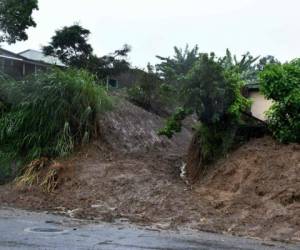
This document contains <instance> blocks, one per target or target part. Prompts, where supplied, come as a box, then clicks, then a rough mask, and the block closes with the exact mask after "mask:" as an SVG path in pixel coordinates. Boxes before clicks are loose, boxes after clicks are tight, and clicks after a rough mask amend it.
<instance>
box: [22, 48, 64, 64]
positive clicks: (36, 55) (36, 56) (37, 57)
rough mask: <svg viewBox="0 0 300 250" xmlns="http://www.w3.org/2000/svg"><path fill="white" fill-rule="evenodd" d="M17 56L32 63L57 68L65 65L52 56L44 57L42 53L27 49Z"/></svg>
mask: <svg viewBox="0 0 300 250" xmlns="http://www.w3.org/2000/svg"><path fill="white" fill-rule="evenodd" d="M19 55H20V56H23V57H26V58H27V59H30V60H34V61H40V62H45V63H48V64H53V65H57V66H65V64H63V63H62V62H61V61H60V60H59V59H58V58H56V57H53V56H45V55H44V54H43V52H41V51H37V50H32V49H28V50H25V51H22V52H20V53H19Z"/></svg>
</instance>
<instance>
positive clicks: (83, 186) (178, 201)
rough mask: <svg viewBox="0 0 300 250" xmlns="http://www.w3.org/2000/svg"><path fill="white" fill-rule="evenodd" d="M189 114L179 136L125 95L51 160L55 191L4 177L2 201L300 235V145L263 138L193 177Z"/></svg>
mask: <svg viewBox="0 0 300 250" xmlns="http://www.w3.org/2000/svg"><path fill="white" fill-rule="evenodd" d="M189 119H190V120H188V121H186V123H185V124H186V125H185V126H184V128H183V130H182V132H181V133H180V134H179V135H178V136H177V137H175V138H174V139H172V140H169V139H166V138H162V137H159V136H157V133H156V132H157V131H158V129H159V128H161V127H162V125H163V119H162V118H161V117H159V116H156V115H154V114H152V113H149V112H146V111H144V110H142V109H140V108H138V107H136V106H134V105H132V104H130V103H128V102H126V101H122V102H121V103H119V105H118V107H117V108H116V109H115V110H114V111H112V112H110V113H107V114H106V115H105V116H104V117H101V118H99V127H100V128H101V131H102V134H101V136H100V138H99V139H98V140H97V141H94V142H93V143H92V144H90V145H88V146H86V147H84V148H82V149H80V150H78V151H77V152H76V153H74V154H73V155H72V156H70V157H69V158H68V159H60V160H57V161H55V162H52V163H49V166H48V167H49V170H51V169H53V168H55V169H58V167H57V166H59V171H57V172H56V173H57V176H56V177H55V178H56V179H55V181H56V186H55V187H56V188H55V189H54V190H53V191H52V192H50V193H49V192H45V189H43V188H42V187H41V186H39V185H31V186H24V187H20V186H19V185H17V186H16V185H15V183H11V184H9V185H6V186H2V187H0V204H1V205H6V206H16V207H21V208H26V209H34V210H48V211H51V212H59V213H64V214H67V215H69V216H72V217H76V218H85V219H93V220H95V221H103V220H104V221H115V220H122V221H124V220H128V221H129V222H133V223H137V224H142V225H151V226H153V227H156V228H158V229H175V228H180V227H188V228H192V229H196V230H206V231H213V232H223V233H229V234H236V235H244V236H251V237H259V238H264V239H274V240H283V241H300V146H299V145H296V144H291V145H282V144H279V143H277V142H275V141H274V140H273V139H272V138H270V137H264V138H260V139H253V140H251V141H250V142H248V143H246V144H245V145H244V146H242V147H240V148H239V149H237V150H236V151H235V152H232V153H230V154H229V155H228V156H227V157H226V158H225V159H223V160H220V161H218V162H217V163H216V164H214V165H211V166H209V171H208V174H207V175H206V176H205V177H203V178H201V180H200V181H199V182H197V183H196V184H194V185H193V186H188V185H187V184H186V183H185V182H184V181H183V180H182V179H181V178H180V167H181V166H182V164H183V162H184V157H185V153H186V152H187V148H188V146H189V142H190V141H191V138H192V129H191V126H190V124H192V123H193V122H194V120H193V119H192V118H189ZM188 124H189V125H188Z"/></svg>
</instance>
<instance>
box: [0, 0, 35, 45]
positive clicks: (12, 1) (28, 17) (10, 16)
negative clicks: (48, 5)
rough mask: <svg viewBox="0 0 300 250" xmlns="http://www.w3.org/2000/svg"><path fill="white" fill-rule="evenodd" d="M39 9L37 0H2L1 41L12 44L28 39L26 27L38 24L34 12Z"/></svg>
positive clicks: (0, 9) (0, 5)
mask: <svg viewBox="0 0 300 250" xmlns="http://www.w3.org/2000/svg"><path fill="white" fill-rule="evenodd" d="M37 9H38V1H37V0H1V1H0V31H1V34H0V42H7V43H9V44H11V43H15V42H17V41H24V40H27V39H28V35H27V33H26V29H28V28H29V27H35V26H36V23H35V22H34V20H33V18H32V12H33V11H34V10H37Z"/></svg>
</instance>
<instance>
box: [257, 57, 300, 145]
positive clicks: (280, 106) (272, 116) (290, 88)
mask: <svg viewBox="0 0 300 250" xmlns="http://www.w3.org/2000/svg"><path fill="white" fill-rule="evenodd" d="M259 77H260V85H261V90H262V92H263V94H264V95H265V96H266V97H267V98H268V99H271V100H273V105H272V106H271V108H270V110H269V111H268V113H267V117H268V120H269V127H270V129H271V131H272V132H273V135H274V137H275V138H276V139H278V140H279V141H280V142H284V143H288V142H298V143H299V142H300V59H296V60H293V61H291V62H289V63H285V64H278V63H271V64H267V65H266V66H265V68H264V70H263V71H262V72H261V73H260V76H259Z"/></svg>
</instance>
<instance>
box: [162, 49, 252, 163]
mask: <svg viewBox="0 0 300 250" xmlns="http://www.w3.org/2000/svg"><path fill="white" fill-rule="evenodd" d="M243 84H244V82H243V81H242V80H241V77H240V74H239V73H238V72H237V71H236V70H235V69H234V68H224V67H223V64H222V62H220V60H218V59H217V58H216V57H215V55H214V54H210V55H208V54H200V57H199V59H198V61H197V62H196V63H195V65H194V67H193V68H192V69H191V70H190V71H189V73H188V74H187V76H186V77H185V81H184V83H183V85H184V88H183V92H182V93H181V94H182V95H183V96H184V97H185V102H184V109H179V110H177V112H176V113H175V114H174V115H173V116H172V117H171V118H169V119H168V120H167V122H166V126H165V127H164V128H163V129H162V130H161V131H160V134H162V135H166V136H167V137H169V138H170V137H172V135H173V134H174V133H175V132H179V131H180V128H181V121H182V120H183V119H184V118H185V116H186V115H187V114H190V113H196V114H197V116H198V119H199V122H200V126H199V127H198V128H197V134H198V143H199V147H200V149H201V150H200V152H201V156H199V159H201V162H202V163H203V164H207V163H210V162H212V161H213V160H216V159H217V158H218V157H220V156H222V155H224V154H226V153H227V152H228V150H229V149H231V148H232V147H233V144H234V139H235V135H236V132H237V129H238V126H239V124H240V122H241V113H242V112H243V111H245V110H247V108H248V107H249V104H250V103H249V101H248V100H247V99H246V98H244V97H243V96H242V94H241V88H242V86H243ZM186 110H188V112H187V111H186Z"/></svg>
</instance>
